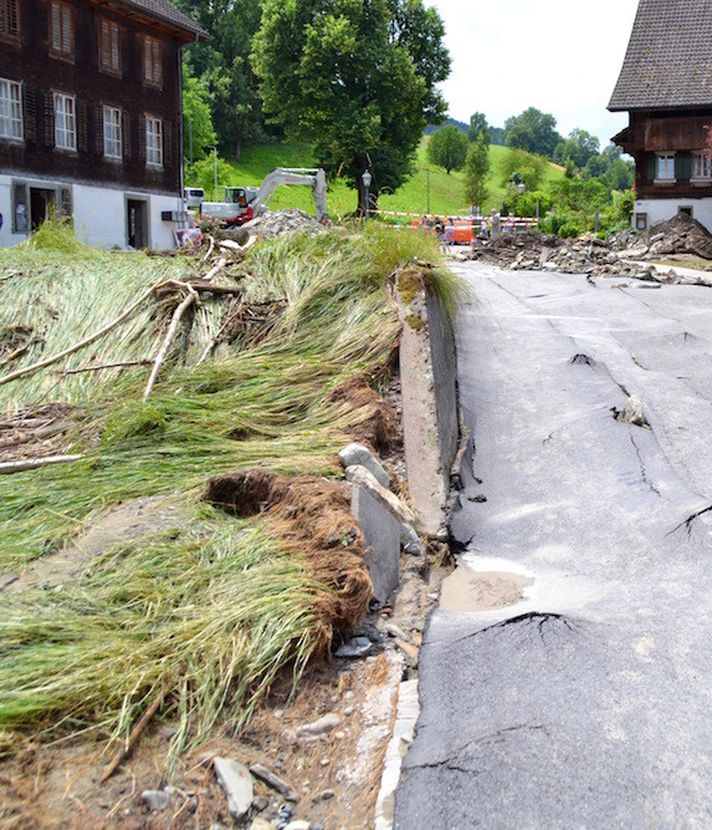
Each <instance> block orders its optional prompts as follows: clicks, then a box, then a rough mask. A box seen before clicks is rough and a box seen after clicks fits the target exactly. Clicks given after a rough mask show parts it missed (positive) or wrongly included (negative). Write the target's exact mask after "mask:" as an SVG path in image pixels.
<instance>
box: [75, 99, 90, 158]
mask: <svg viewBox="0 0 712 830" xmlns="http://www.w3.org/2000/svg"><path fill="white" fill-rule="evenodd" d="M88 117H89V114H88V108H87V104H86V101H78V102H77V149H78V150H79V152H80V153H86V152H87V151H88V150H89V138H88V131H89V125H88V123H87V121H88Z"/></svg>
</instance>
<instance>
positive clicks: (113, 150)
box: [104, 107, 121, 159]
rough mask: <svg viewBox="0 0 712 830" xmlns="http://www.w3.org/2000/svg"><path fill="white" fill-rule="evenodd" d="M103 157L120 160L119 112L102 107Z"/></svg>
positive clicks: (111, 108)
mask: <svg viewBox="0 0 712 830" xmlns="http://www.w3.org/2000/svg"><path fill="white" fill-rule="evenodd" d="M104 156H105V157H106V158H108V159H121V110H118V109H116V108H115V107H104Z"/></svg>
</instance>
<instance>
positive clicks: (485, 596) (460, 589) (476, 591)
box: [440, 565, 534, 614]
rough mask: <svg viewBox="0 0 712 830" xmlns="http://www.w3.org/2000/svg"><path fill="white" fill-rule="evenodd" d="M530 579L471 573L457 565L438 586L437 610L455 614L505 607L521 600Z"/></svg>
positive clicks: (511, 574) (490, 573)
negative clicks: (440, 585) (438, 600)
mask: <svg viewBox="0 0 712 830" xmlns="http://www.w3.org/2000/svg"><path fill="white" fill-rule="evenodd" d="M533 584H534V580H533V579H532V578H531V577H528V576H524V575H522V574H517V573H505V572H499V571H475V570H473V569H472V568H470V567H468V566H467V565H460V566H459V567H458V568H457V569H456V570H455V571H454V572H453V573H452V574H451V575H450V576H449V577H448V578H447V579H445V580H444V582H443V584H442V592H441V595H440V607H441V608H442V609H444V610H445V611H453V612H455V613H458V614H477V613H480V612H482V611H496V610H497V609H499V608H509V607H510V606H511V605H517V604H518V603H520V602H522V600H524V599H525V589H526V588H528V587H530V586H531V585H533Z"/></svg>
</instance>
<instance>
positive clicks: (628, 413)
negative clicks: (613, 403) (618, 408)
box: [619, 395, 648, 427]
mask: <svg viewBox="0 0 712 830" xmlns="http://www.w3.org/2000/svg"><path fill="white" fill-rule="evenodd" d="M619 420H620V421H622V422H623V423H624V424H632V425H633V426H637V427H646V426H648V421H647V419H646V417H645V413H644V411H643V401H641V400H640V398H639V397H638V396H637V395H632V396H631V397H630V398H628V400H627V401H626V404H625V408H624V409H623V412H622V413H621V415H620V418H619Z"/></svg>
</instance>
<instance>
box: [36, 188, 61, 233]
mask: <svg viewBox="0 0 712 830" xmlns="http://www.w3.org/2000/svg"><path fill="white" fill-rule="evenodd" d="M56 209H57V191H56V190H43V189H41V188H38V187H31V188H30V224H31V227H32V230H33V231H36V230H37V228H39V226H40V225H41V224H42V223H43V222H44V221H45V220H47V219H49V218H50V217H51V216H52V213H53V212H55V211H56Z"/></svg>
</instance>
